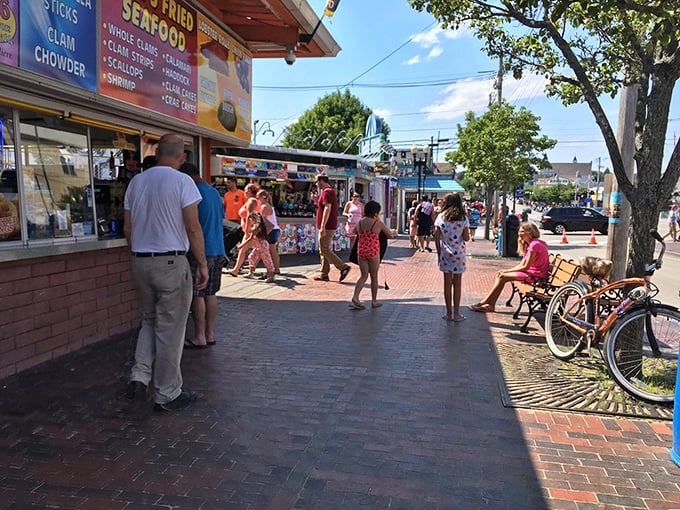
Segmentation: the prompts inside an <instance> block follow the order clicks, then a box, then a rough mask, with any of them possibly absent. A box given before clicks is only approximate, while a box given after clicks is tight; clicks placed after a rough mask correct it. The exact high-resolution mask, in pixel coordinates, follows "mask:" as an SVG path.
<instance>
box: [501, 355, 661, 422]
mask: <svg viewBox="0 0 680 510" xmlns="http://www.w3.org/2000/svg"><path fill="white" fill-rule="evenodd" d="M494 347H495V350H496V358H497V360H498V365H499V383H500V386H501V393H502V398H503V405H504V406H505V407H526V408H537V409H553V410H563V411H579V412H593V413H603V414H612V415H619V416H634V417H638V418H655V419H662V420H672V419H673V407H672V405H669V406H664V405H655V404H650V403H647V402H643V401H641V400H638V399H636V398H635V397H632V396H630V395H628V394H627V393H626V392H624V391H623V390H622V389H621V388H620V387H619V386H618V385H617V384H616V382H614V380H613V379H611V377H610V376H609V374H608V373H607V369H606V366H605V364H604V361H603V360H602V359H601V358H600V357H599V354H598V353H597V351H595V350H594V351H593V356H592V357H584V356H577V357H576V358H574V359H572V360H571V361H566V362H565V361H560V360H558V359H557V358H555V357H554V356H553V355H552V354H551V353H550V351H549V350H548V347H547V346H543V345H538V346H537V345H524V344H514V343H513V344H510V343H503V344H495V346H494Z"/></svg>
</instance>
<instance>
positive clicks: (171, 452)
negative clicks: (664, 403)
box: [0, 240, 680, 510]
mask: <svg viewBox="0 0 680 510" xmlns="http://www.w3.org/2000/svg"><path fill="white" fill-rule="evenodd" d="M406 245H407V241H406V240H398V241H394V242H393V243H392V246H391V248H390V250H389V252H388V257H389V260H388V261H387V262H386V263H385V272H384V273H383V272H382V271H381V273H380V279H381V284H382V282H383V279H384V278H385V277H386V279H387V282H388V284H389V287H390V290H388V291H385V290H383V289H381V290H380V299H381V300H382V301H383V303H384V306H383V307H382V308H379V309H375V310H372V309H370V307H369V309H368V310H365V311H351V310H348V308H347V303H348V302H349V299H350V297H351V294H352V289H353V283H354V281H355V280H356V276H357V273H358V270H357V269H356V268H355V269H354V270H353V271H352V273H350V276H349V278H348V280H347V281H346V282H345V283H343V284H339V283H337V281H332V282H315V281H313V280H312V279H311V276H313V275H314V274H315V270H316V269H317V268H318V265H317V259H316V257H315V256H310V257H308V258H307V259H302V258H300V257H297V258H295V259H288V260H287V261H284V263H291V262H293V261H294V262H295V263H296V265H295V266H292V267H287V268H284V272H285V273H286V274H287V275H288V276H287V277H286V278H284V279H282V280H281V281H279V283H277V284H274V285H271V284H266V283H263V282H256V281H250V280H245V279H243V278H231V277H229V276H225V277H224V287H223V290H222V292H221V299H220V305H219V306H220V315H219V327H218V332H219V335H218V344H217V345H216V346H214V347H211V348H209V349H206V350H201V351H196V350H191V351H185V354H184V359H183V372H184V380H185V383H186V385H187V386H188V387H191V388H194V389H196V390H198V391H199V392H200V393H201V394H202V398H201V400H200V401H199V402H197V403H196V404H195V405H193V406H191V407H189V408H186V409H184V410H182V411H179V412H176V413H174V414H172V415H160V416H159V415H157V414H154V413H153V412H152V411H151V408H152V405H151V402H143V403H136V404H134V405H131V404H129V403H128V402H127V401H125V400H124V399H123V398H121V395H120V393H121V391H122V390H123V388H124V383H125V378H126V377H127V374H128V370H129V366H130V359H131V356H132V353H133V349H134V339H133V338H130V337H129V336H128V337H125V338H117V339H111V340H110V341H108V342H104V343H102V344H99V345H95V346H93V347H91V348H89V349H87V350H85V351H83V352H80V353H76V354H75V355H72V356H69V357H67V358H63V359H61V360H57V361H56V362H52V363H48V364H45V365H42V366H40V367H37V369H35V370H31V371H28V372H25V373H22V374H19V375H18V376H16V377H12V378H9V379H5V380H3V381H0V386H1V387H2V389H1V390H0V391H1V393H0V395H2V398H1V400H0V411H1V412H2V417H1V421H0V508H8V509H9V508H12V509H20V508H21V509H23V508H78V509H128V510H130V509H161V508H163V509H169V508H176V509H205V510H208V509H230V508H234V509H289V508H317V509H334V508H342V509H359V508H367V509H378V508H403V509H445V508H451V509H479V508H494V509H495V508H498V509H513V510H514V509H584V510H585V509H598V510H602V509H607V510H612V509H624V508H625V509H633V508H645V509H670V508H680V490H678V489H679V488H680V478H679V477H678V475H680V468H678V467H676V466H675V464H673V462H672V461H671V460H670V458H669V454H668V452H669V449H670V447H671V445H672V425H671V424H670V423H668V422H660V421H648V420H637V419H625V418H614V417H603V416H596V415H585V414H579V413H560V412H547V411H534V410H518V409H510V408H504V407H503V406H502V404H501V400H500V393H499V388H498V373H497V368H496V364H497V363H496V360H495V359H494V350H493V348H492V343H493V342H518V341H522V339H523V338H524V339H528V340H529V341H533V342H537V341H540V337H539V336H538V335H540V334H541V333H542V332H541V329H540V327H539V326H538V325H537V324H536V323H533V324H532V325H531V334H530V335H522V334H520V333H519V331H518V327H517V326H516V325H514V324H513V322H512V319H511V317H510V315H511V313H510V311H509V310H508V309H504V308H503V307H501V308H500V310H501V313H497V314H489V315H485V314H476V313H473V312H471V311H466V312H465V314H466V315H467V317H468V320H466V321H465V322H462V323H459V324H453V323H446V322H444V321H442V320H441V318H440V317H441V315H442V314H443V311H444V308H443V298H442V290H441V286H442V278H441V275H440V273H439V271H438V270H437V267H436V263H435V259H436V256H435V255H434V254H428V253H414V252H413V250H409V249H407V248H406ZM469 247H470V248H469V249H470V251H471V253H472V258H471V260H470V264H469V270H468V272H467V273H466V274H465V275H464V277H463V280H464V297H463V302H464V304H470V303H473V302H475V301H476V300H477V299H478V298H479V297H480V296H481V295H482V294H484V292H485V291H486V290H487V289H488V287H489V285H490V283H491V281H492V279H493V274H494V272H495V271H496V270H497V269H498V268H500V267H508V266H510V265H512V264H513V263H514V261H511V260H500V259H496V258H493V257H492V256H491V255H492V253H493V249H492V246H491V243H489V242H488V241H477V242H475V243H470V244H469ZM305 261H306V262H307V263H306V264H305V263H304V262H305ZM331 278H334V279H337V272H336V271H335V270H332V271H331ZM363 297H364V300H365V301H368V299H369V290H368V289H366V290H365V291H364V296H363ZM369 302H370V301H369Z"/></svg>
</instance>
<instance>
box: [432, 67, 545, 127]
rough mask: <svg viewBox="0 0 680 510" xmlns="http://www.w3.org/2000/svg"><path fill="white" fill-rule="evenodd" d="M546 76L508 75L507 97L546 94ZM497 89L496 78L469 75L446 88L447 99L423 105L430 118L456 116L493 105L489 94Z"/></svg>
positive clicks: (505, 84) (506, 83) (509, 98)
mask: <svg viewBox="0 0 680 510" xmlns="http://www.w3.org/2000/svg"><path fill="white" fill-rule="evenodd" d="M544 87H545V78H543V77H542V76H537V75H533V74H532V75H525V76H524V78H522V79H521V80H519V81H517V80H515V79H514V78H510V77H506V78H505V80H504V81H503V97H504V98H506V99H507V100H508V101H509V102H511V103H512V102H514V101H517V100H519V99H526V98H531V97H538V96H543V95H544V92H543V89H544ZM492 92H494V88H493V80H488V79H484V80H478V79H473V78H470V79H467V80H462V81H459V82H456V83H454V84H452V85H449V86H448V87H446V88H445V89H444V90H443V91H442V95H443V96H444V98H443V99H441V100H439V101H436V102H434V103H433V104H431V105H429V106H426V107H425V108H423V109H421V111H422V112H426V113H427V114H428V115H427V117H426V120H428V121H442V120H453V119H457V118H461V117H464V116H465V114H466V113H467V112H469V111H474V112H479V111H482V110H486V109H487V108H488V107H489V94H491V93H492Z"/></svg>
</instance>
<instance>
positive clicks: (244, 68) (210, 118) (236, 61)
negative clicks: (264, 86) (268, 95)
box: [197, 13, 252, 140]
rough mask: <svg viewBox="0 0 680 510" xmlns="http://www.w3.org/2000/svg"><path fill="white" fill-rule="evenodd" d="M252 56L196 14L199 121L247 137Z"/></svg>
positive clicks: (207, 20)
mask: <svg viewBox="0 0 680 510" xmlns="http://www.w3.org/2000/svg"><path fill="white" fill-rule="evenodd" d="M251 59H252V57H251V55H250V53H248V52H247V51H246V49H245V48H244V47H243V46H241V45H240V44H239V43H237V42H236V41H235V40H234V39H233V38H232V37H230V36H229V35H227V34H226V33H225V32H224V31H223V30H221V29H220V28H219V27H217V26H216V25H215V24H214V23H212V22H211V21H210V20H209V19H207V18H206V17H205V16H202V15H201V14H200V13H199V14H198V52H197V60H198V79H199V88H198V123H199V125H201V126H203V127H205V128H208V129H212V130H214V131H219V132H223V133H228V134H231V135H234V136H237V137H238V138H241V139H242V140H250V134H251V132H250V124H251V122H250V111H251V95H250V83H251V80H252V65H251Z"/></svg>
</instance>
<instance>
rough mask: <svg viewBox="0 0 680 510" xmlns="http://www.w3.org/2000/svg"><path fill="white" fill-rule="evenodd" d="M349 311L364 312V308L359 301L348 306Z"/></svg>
mask: <svg viewBox="0 0 680 510" xmlns="http://www.w3.org/2000/svg"><path fill="white" fill-rule="evenodd" d="M349 309H350V310H366V306H365V305H364V304H363V303H362V302H361V301H354V300H352V302H351V303H350V304H349Z"/></svg>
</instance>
